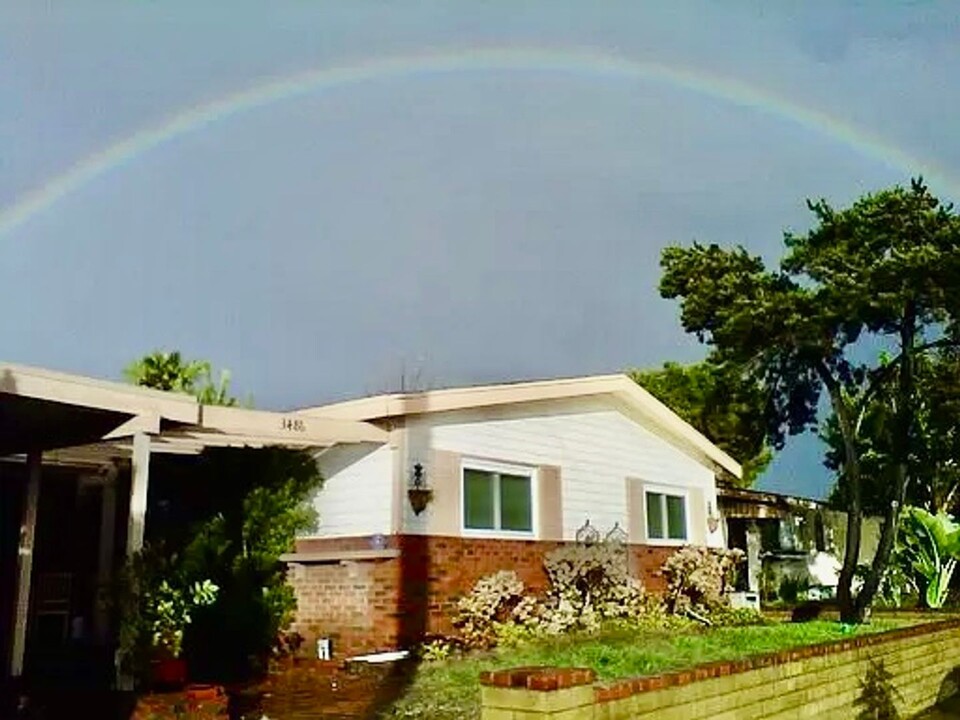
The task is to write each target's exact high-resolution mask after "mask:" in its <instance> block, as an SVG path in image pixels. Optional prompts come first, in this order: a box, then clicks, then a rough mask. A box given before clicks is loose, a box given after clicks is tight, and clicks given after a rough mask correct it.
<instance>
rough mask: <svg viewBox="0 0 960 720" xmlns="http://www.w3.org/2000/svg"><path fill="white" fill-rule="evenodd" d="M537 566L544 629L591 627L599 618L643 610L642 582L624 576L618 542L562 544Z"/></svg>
mask: <svg viewBox="0 0 960 720" xmlns="http://www.w3.org/2000/svg"><path fill="white" fill-rule="evenodd" d="M543 565H544V569H545V570H546V572H547V578H548V579H549V580H550V591H549V593H548V597H547V604H546V608H545V611H544V613H543V618H542V620H541V623H542V625H543V629H544V631H545V632H548V633H551V634H558V633H561V632H564V631H566V630H568V629H570V628H573V627H582V628H585V629H594V628H596V627H597V626H598V625H599V623H600V622H601V621H602V620H608V619H613V618H631V617H636V616H637V615H640V614H642V612H643V601H644V593H643V586H642V585H641V584H640V582H639V581H638V580H637V579H636V578H633V577H631V576H630V572H629V569H628V567H627V557H626V552H625V550H624V549H623V547H622V546H618V545H612V544H609V543H597V544H594V545H567V546H564V547H561V548H558V549H557V550H554V551H553V552H551V553H549V554H548V555H547V556H546V558H545V559H544V563H543Z"/></svg>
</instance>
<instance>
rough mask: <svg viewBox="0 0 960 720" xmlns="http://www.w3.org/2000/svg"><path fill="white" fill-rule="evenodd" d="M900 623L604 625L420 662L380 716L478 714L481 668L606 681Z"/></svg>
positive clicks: (458, 719)
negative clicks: (576, 671) (592, 674)
mask: <svg viewBox="0 0 960 720" xmlns="http://www.w3.org/2000/svg"><path fill="white" fill-rule="evenodd" d="M903 625H904V622H902V621H900V622H898V621H895V620H875V621H874V622H872V623H871V624H869V625H863V626H860V627H856V628H844V626H841V625H840V624H839V623H836V622H829V621H815V622H809V623H775V624H769V625H754V626H747V627H717V628H709V629H705V628H701V627H689V628H687V629H683V630H677V629H671V630H647V629H638V628H636V627H632V628H631V627H624V626H618V627H607V628H605V629H604V630H601V631H600V632H597V633H592V634H573V635H567V636H563V637H559V638H550V639H543V640H537V641H535V642H530V643H527V644H523V645H519V646H516V647H511V648H504V649H498V650H495V651H492V652H488V653H483V654H476V653H475V654H470V655H466V656H464V657H460V658H452V659H449V660H444V661H440V662H428V663H423V664H422V665H421V666H420V667H419V668H418V669H417V672H416V674H415V676H414V678H413V681H412V682H411V684H410V686H409V687H408V689H407V691H406V693H405V695H404V697H403V698H401V699H400V700H399V701H398V702H397V703H395V704H394V706H393V707H392V708H390V710H389V711H388V712H387V717H391V718H436V719H437V720H447V719H449V720H470V719H473V718H479V717H480V707H479V703H480V683H479V675H480V673H481V672H482V671H483V670H494V669H502V668H508V667H515V666H521V665H553V666H559V667H589V668H593V670H595V671H596V673H597V675H598V677H599V678H600V679H601V680H613V679H616V678H624V677H636V676H638V675H651V674H655V673H658V672H664V671H668V670H678V669H681V668H689V667H693V666H695V665H700V664H702V663H706V662H711V661H715V660H737V659H741V658H745V657H749V656H751V655H762V654H764V653H770V652H775V651H778V650H785V649H788V648H794V647H800V646H803V645H815V644H819V643H824V642H830V641H832V640H840V639H843V638H847V637H850V636H851V635H857V634H860V635H862V634H865V633H872V632H881V631H884V630H890V629H893V628H895V627H901V626H903Z"/></svg>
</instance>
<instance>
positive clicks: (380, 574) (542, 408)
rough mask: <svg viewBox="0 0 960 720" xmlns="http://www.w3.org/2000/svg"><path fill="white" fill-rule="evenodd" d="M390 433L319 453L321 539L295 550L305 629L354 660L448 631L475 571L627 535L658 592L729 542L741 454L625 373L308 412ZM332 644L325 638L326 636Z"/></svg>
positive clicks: (536, 576)
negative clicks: (663, 572) (727, 518)
mask: <svg viewBox="0 0 960 720" xmlns="http://www.w3.org/2000/svg"><path fill="white" fill-rule="evenodd" d="M300 412H301V413H302V414H304V415H306V416H317V417H325V418H331V419H339V420H349V421H352V422H363V423H368V424H371V425H373V426H375V427H378V428H381V429H382V430H384V431H385V432H386V433H388V434H389V441H388V442H387V443H386V444H383V445H380V444H376V443H366V444H355V445H352V446H349V447H333V448H331V449H330V450H327V451H324V452H322V453H321V454H320V455H319V456H318V462H319V464H320V468H321V471H322V472H323V474H324V476H325V478H326V482H325V484H324V487H323V489H322V490H321V491H320V492H319V494H318V496H317V498H316V509H317V511H318V513H319V517H320V521H319V527H318V528H317V530H316V532H315V533H314V534H312V535H311V536H310V537H303V538H301V539H300V540H299V541H298V543H297V548H296V552H294V553H291V554H289V555H287V556H285V558H284V559H285V560H286V561H287V562H288V563H289V566H290V572H289V573H288V578H289V579H290V582H291V583H292V584H293V586H294V588H295V589H296V592H297V597H298V612H297V620H296V624H295V629H296V630H298V631H299V632H300V633H301V634H302V635H303V636H304V637H305V638H306V639H307V640H308V642H309V643H310V645H311V646H313V643H314V642H315V641H317V640H318V639H321V638H323V639H332V644H333V647H334V653H335V654H337V655H349V654H352V653H357V652H362V651H372V650H381V649H389V648H395V647H402V646H405V645H409V644H411V643H413V642H416V641H417V640H419V639H421V638H423V637H424V636H425V635H430V634H434V633H447V632H450V630H451V629H452V628H451V619H452V618H453V616H454V613H455V609H456V602H457V600H458V599H459V598H460V597H462V596H463V595H464V594H466V593H467V592H469V590H470V589H471V588H472V587H473V585H474V584H475V583H476V581H477V580H479V579H480V578H481V577H484V576H486V575H489V574H491V573H493V572H496V571H498V570H504V569H510V570H515V571H517V573H518V574H519V575H520V576H521V578H522V579H523V580H524V582H525V583H526V584H527V585H528V586H529V587H531V588H534V589H537V588H542V587H543V586H544V584H545V576H544V572H543V567H542V563H543V557H544V554H545V553H547V552H549V551H550V550H552V549H554V548H556V547H558V546H560V545H562V544H564V543H572V542H576V541H577V539H578V538H581V539H582V538H583V537H584V536H587V535H592V536H593V537H595V538H603V537H606V536H608V535H610V536H620V537H622V538H623V539H625V540H626V541H627V543H628V547H629V553H628V557H629V559H630V562H631V564H632V567H633V571H634V573H635V574H637V575H638V576H639V577H641V578H642V580H643V581H644V583H645V584H646V585H647V587H648V588H652V589H657V588H658V587H660V584H661V583H662V580H661V578H660V577H659V576H658V574H657V571H658V570H659V568H660V566H661V565H662V563H663V562H664V560H665V559H666V558H667V557H668V556H669V555H670V554H671V553H672V552H674V551H675V550H676V548H677V547H678V546H681V545H686V544H696V545H705V546H712V547H723V546H724V538H723V534H722V530H721V528H720V525H719V516H718V514H717V507H718V505H717V502H718V501H717V492H716V478H717V476H718V474H721V473H729V474H731V475H733V476H737V477H738V476H739V475H740V466H739V465H738V464H737V462H736V461H734V460H733V459H732V458H731V457H729V456H728V455H726V454H725V453H724V452H723V451H721V450H720V449H719V448H717V447H716V446H715V445H713V444H712V443H711V442H710V441H708V440H707V439H706V438H705V437H704V436H703V435H701V434H700V433H699V432H697V431H696V430H694V429H693V428H692V427H690V426H689V425H688V424H687V423H686V422H684V421H683V420H681V419H680V418H679V417H678V416H677V415H675V414H674V413H673V412H671V411H670V410H669V409H668V408H667V407H666V406H664V405H663V404H662V403H660V402H659V401H657V400H656V399H655V398H653V396H651V395H650V394H649V393H648V392H646V391H645V390H643V389H642V388H641V387H639V386H638V385H637V384H636V383H635V382H633V381H632V380H631V379H630V378H628V377H627V376H625V375H608V376H596V377H583V378H574V379H563V380H547V381H540V382H522V383H515V384H505V385H489V386H483V387H466V388H456V389H448V390H433V391H428V392H418V393H409V394H392V395H382V396H377V397H368V398H363V399H360V400H354V401H349V402H342V403H337V404H333V405H325V406H322V407H317V408H308V409H304V410H301V411H300ZM323 645H324V647H326V643H323Z"/></svg>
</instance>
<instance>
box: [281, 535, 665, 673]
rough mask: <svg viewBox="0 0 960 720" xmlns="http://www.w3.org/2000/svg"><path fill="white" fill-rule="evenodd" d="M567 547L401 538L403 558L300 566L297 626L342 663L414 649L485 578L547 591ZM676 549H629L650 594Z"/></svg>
mask: <svg viewBox="0 0 960 720" xmlns="http://www.w3.org/2000/svg"><path fill="white" fill-rule="evenodd" d="M563 544H564V543H561V542H545V541H534V540H494V539H480V538H462V537H436V536H425V535H396V536H391V537H389V538H387V542H386V547H387V548H389V549H393V550H398V551H399V556H398V557H389V558H367V559H350V560H337V559H335V558H330V559H327V560H323V561H321V562H309V563H305V564H300V565H298V566H296V567H294V568H292V569H291V571H290V573H289V574H288V578H289V581H290V584H291V585H292V586H293V587H294V590H295V591H296V594H297V604H298V608H297V619H296V622H295V623H294V627H293V629H294V630H295V631H297V632H299V633H300V634H301V635H303V636H304V638H305V639H306V643H305V645H304V652H305V653H315V652H316V639H317V638H319V637H331V638H332V639H333V645H334V654H335V656H336V657H338V658H343V657H346V656H348V655H354V654H358V653H364V652H373V651H379V650H391V649H395V648H398V647H409V646H411V645H413V644H416V643H417V642H419V641H421V640H422V639H423V638H424V637H425V636H429V635H444V634H450V633H452V632H453V629H454V628H453V625H452V620H453V617H454V615H455V613H456V605H457V601H458V600H459V599H460V598H461V597H463V596H464V595H465V594H466V593H468V592H469V591H470V590H471V588H473V586H474V585H475V584H476V582H477V580H479V579H480V578H482V577H484V576H486V575H491V574H493V573H495V572H497V571H498V570H513V571H515V572H516V573H517V575H519V576H520V578H521V579H522V580H523V582H524V583H525V584H526V585H527V587H528V588H529V589H530V590H531V591H532V592H542V591H543V590H545V589H546V586H547V578H546V574H545V572H544V569H543V557H544V555H545V554H546V553H548V552H550V551H551V550H554V549H556V548H557V547H559V546H561V545H563ZM370 547H371V542H370V538H367V537H355V538H331V539H311V540H301V541H299V542H298V543H297V552H298V553H320V552H323V553H335V552H350V551H359V550H369V549H370ZM675 550H676V548H671V547H652V546H643V545H631V546H630V561H631V567H632V572H633V574H634V575H635V576H637V577H639V578H641V579H642V580H643V583H644V585H645V587H646V588H647V589H648V590H651V591H654V592H659V591H661V590H662V589H663V579H662V578H661V577H660V576H659V569H660V567H661V565H663V562H664V561H665V560H666V559H667V557H669V556H670V555H671V554H672V553H673V552H674V551H675Z"/></svg>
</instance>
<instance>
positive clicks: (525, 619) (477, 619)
mask: <svg viewBox="0 0 960 720" xmlns="http://www.w3.org/2000/svg"><path fill="white" fill-rule="evenodd" d="M457 609H458V614H457V618H456V620H454V625H455V626H456V627H457V628H459V630H460V632H461V634H462V635H463V639H464V641H465V642H466V643H467V644H468V645H470V646H473V647H490V646H491V645H494V644H495V643H496V639H497V638H496V636H497V627H498V626H501V625H512V624H519V625H523V624H525V623H531V622H533V621H534V620H535V619H536V618H537V615H538V612H539V608H538V603H537V601H536V599H535V598H533V597H530V596H528V595H525V594H524V586H523V581H522V580H520V578H519V577H517V574H516V573H515V572H513V571H512V570H501V571H500V572H497V573H494V574H493V575H489V576H487V577H485V578H481V579H480V580H479V581H478V582H477V584H476V585H474V587H473V590H471V591H470V594H469V595H467V596H466V597H464V598H462V599H461V600H460V602H459V603H458V608H457Z"/></svg>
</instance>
